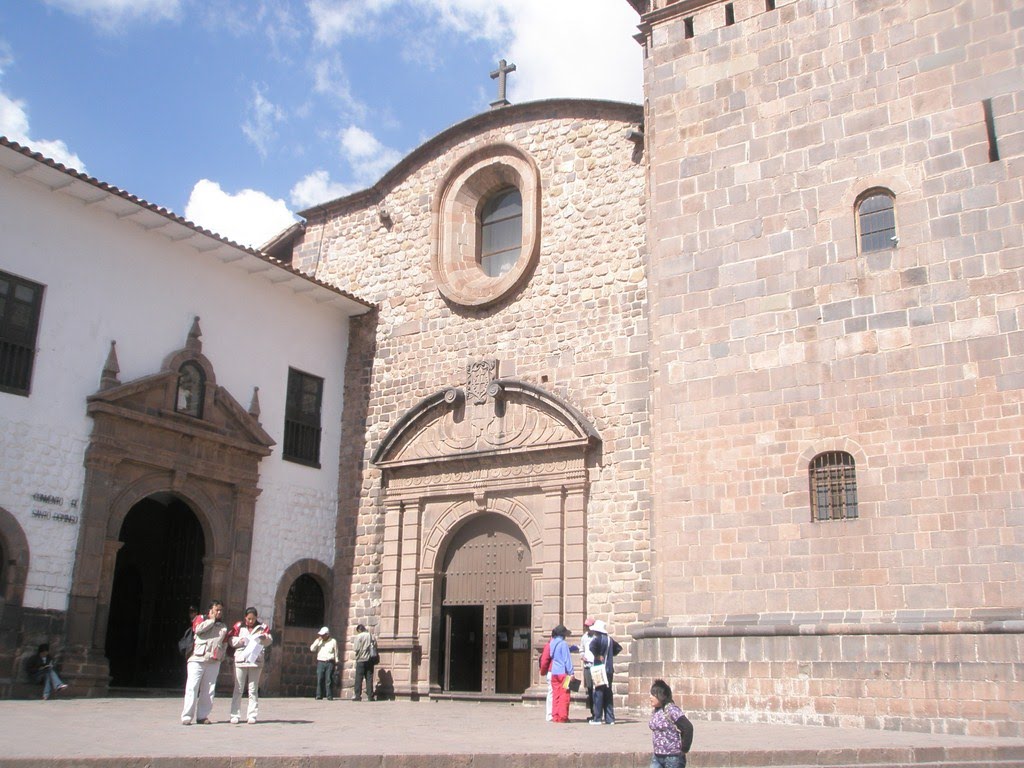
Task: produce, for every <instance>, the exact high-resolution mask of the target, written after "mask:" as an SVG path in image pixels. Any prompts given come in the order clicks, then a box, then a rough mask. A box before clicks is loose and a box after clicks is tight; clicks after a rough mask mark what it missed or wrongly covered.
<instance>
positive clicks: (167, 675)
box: [104, 493, 206, 688]
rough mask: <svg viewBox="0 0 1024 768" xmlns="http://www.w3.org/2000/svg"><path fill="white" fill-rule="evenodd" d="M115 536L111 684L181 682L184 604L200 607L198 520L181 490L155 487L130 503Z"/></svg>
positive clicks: (107, 652)
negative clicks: (117, 544) (153, 491)
mask: <svg viewBox="0 0 1024 768" xmlns="http://www.w3.org/2000/svg"><path fill="white" fill-rule="evenodd" d="M118 540H119V541H120V542H121V544H122V546H121V548H120V549H119V550H118V553H117V556H116V558H115V563H114V576H113V583H112V587H111V598H110V613H109V616H108V619H107V631H106V643H105V648H104V651H105V655H106V657H107V660H108V662H109V664H110V675H111V685H112V686H117V687H134V688H179V687H181V686H182V685H183V684H184V682H185V669H184V665H183V664H182V657H181V654H180V652H179V650H178V639H179V638H180V637H181V636H182V634H183V633H184V631H185V628H186V627H187V626H188V607H189V606H190V605H193V606H195V607H197V608H199V609H202V607H203V606H202V605H201V601H200V596H201V595H202V590H203V555H204V554H205V548H206V546H205V536H204V535H203V528H202V525H201V524H200V522H199V519H198V518H197V517H196V515H195V513H194V512H193V511H192V509H191V507H189V505H188V504H187V503H186V502H185V501H183V500H182V499H180V498H179V497H177V496H175V495H174V494H168V493H161V494H155V495H153V496H147V497H146V498H144V499H142V500H141V501H139V502H138V503H136V504H134V505H133V506H132V508H131V510H130V511H129V512H128V514H127V516H126V517H125V519H124V522H123V523H122V524H121V531H120V534H119V536H118Z"/></svg>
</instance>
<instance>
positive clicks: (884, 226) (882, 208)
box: [857, 189, 899, 253]
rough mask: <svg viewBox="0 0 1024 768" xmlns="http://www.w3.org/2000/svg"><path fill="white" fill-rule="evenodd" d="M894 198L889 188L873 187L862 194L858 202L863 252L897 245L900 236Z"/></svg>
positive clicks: (858, 219)
mask: <svg viewBox="0 0 1024 768" xmlns="http://www.w3.org/2000/svg"><path fill="white" fill-rule="evenodd" d="M894 199H895V198H894V196H893V194H892V192H890V191H889V190H887V189H871V190H868V191H867V192H865V193H864V194H863V195H862V196H861V198H860V201H859V202H858V203H857V230H858V232H859V236H860V252H861V253H870V252H871V251H884V250H886V249H889V248H895V247H896V244H897V243H898V242H899V238H897V237H896V212H895V208H894Z"/></svg>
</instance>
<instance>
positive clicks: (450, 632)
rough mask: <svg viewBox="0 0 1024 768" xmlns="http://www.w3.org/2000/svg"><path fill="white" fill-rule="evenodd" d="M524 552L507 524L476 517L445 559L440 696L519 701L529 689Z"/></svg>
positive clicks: (528, 587)
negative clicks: (511, 697)
mask: <svg viewBox="0 0 1024 768" xmlns="http://www.w3.org/2000/svg"><path fill="white" fill-rule="evenodd" d="M530 564H531V558H530V548H529V546H528V545H527V543H526V539H525V537H524V536H523V533H522V531H520V530H519V528H518V527H517V526H516V525H515V523H513V522H512V521H511V520H509V519H508V518H507V517H504V516H502V515H497V514H487V513H484V514H480V515H477V516H475V517H473V518H471V519H470V520H469V521H467V522H466V524H465V525H463V526H462V527H461V528H460V529H459V530H458V531H456V532H455V534H454V535H453V536H452V538H451V541H450V542H449V544H448V547H447V549H446V551H445V557H444V560H443V565H442V574H441V576H442V578H441V605H442V612H441V617H442V621H441V627H440V628H439V629H440V631H441V632H442V654H441V664H440V669H439V672H440V680H439V682H440V685H441V688H442V689H443V690H445V691H450V692H466V693H481V694H485V695H486V694H521V693H522V692H523V691H525V690H526V689H527V688H528V687H529V685H530V669H531V667H530V663H531V662H530V647H531V646H530V624H531V602H532V599H533V583H532V578H533V577H532V576H531V574H530Z"/></svg>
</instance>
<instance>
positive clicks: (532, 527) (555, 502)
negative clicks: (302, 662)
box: [373, 360, 600, 698]
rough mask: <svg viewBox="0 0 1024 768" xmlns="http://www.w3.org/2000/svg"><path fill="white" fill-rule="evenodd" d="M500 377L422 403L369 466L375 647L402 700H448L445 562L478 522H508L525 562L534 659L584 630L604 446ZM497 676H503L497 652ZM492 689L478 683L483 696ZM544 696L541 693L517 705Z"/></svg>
mask: <svg viewBox="0 0 1024 768" xmlns="http://www.w3.org/2000/svg"><path fill="white" fill-rule="evenodd" d="M497 369H498V365H497V361H494V360H484V361H479V362H476V363H472V364H471V365H469V366H468V368H467V373H468V382H467V386H466V387H465V388H464V389H461V388H450V389H446V390H441V391H439V392H437V393H436V394H434V395H432V396H430V397H428V398H426V399H424V400H423V401H421V402H420V403H419V404H418V405H417V406H415V407H414V408H413V409H411V410H410V411H409V412H407V413H406V414H405V415H403V416H402V418H401V419H399V420H398V422H397V423H396V424H395V426H394V427H393V428H392V429H391V431H389V432H388V434H387V435H386V436H385V438H384V440H383V441H382V443H381V445H380V446H379V447H378V449H377V451H376V453H375V455H374V457H373V462H374V464H375V465H376V466H377V467H379V468H380V469H381V472H382V477H381V485H382V491H383V493H382V501H383V510H382V511H383V515H384V554H383V556H382V560H381V567H382V574H381V578H382V585H381V595H382V604H381V610H380V615H381V624H380V627H379V629H378V636H379V644H378V645H379V648H380V651H381V665H382V667H384V668H385V669H387V671H388V672H389V673H390V674H391V676H392V678H393V680H394V694H395V695H396V696H400V697H401V696H408V697H411V698H418V697H421V696H444V695H449V694H450V692H447V691H445V690H444V687H443V682H444V680H443V679H442V677H441V675H442V673H443V671H444V670H445V663H446V662H445V661H444V660H442V658H441V657H442V654H443V653H444V652H446V646H445V645H444V643H445V641H446V639H447V636H446V634H445V632H444V631H442V630H443V625H444V622H445V621H446V619H445V616H446V613H445V610H444V609H445V605H444V602H445V600H444V598H443V594H444V585H443V583H442V580H443V577H444V575H445V574H444V570H445V567H446V563H445V559H444V558H445V554H446V552H447V549H446V548H447V546H448V544H449V543H451V542H452V541H455V537H456V536H457V531H458V530H459V529H460V528H462V527H463V526H465V525H467V524H469V523H471V521H472V520H475V519H478V518H482V516H485V515H497V516H500V517H503V518H505V519H506V520H507V521H509V522H510V523H511V524H514V526H515V528H516V529H517V530H518V531H519V532H520V533H521V536H522V540H523V541H524V542H525V548H526V549H528V550H529V553H530V564H529V566H528V568H527V570H528V573H529V576H530V580H529V589H530V590H532V592H531V594H530V599H529V601H528V605H529V607H530V616H529V627H530V632H529V643H530V646H531V649H530V653H531V658H532V657H533V656H535V654H538V653H539V652H540V649H541V647H542V646H543V641H544V636H545V634H546V633H547V632H549V631H550V629H551V628H552V627H554V626H555V625H556V624H559V623H565V624H566V625H569V626H581V625H582V622H583V619H584V613H585V610H586V573H587V565H586V557H587V552H586V507H587V489H588V486H589V482H588V467H589V465H590V462H592V461H593V460H594V458H595V454H596V450H595V449H596V448H597V447H598V446H599V443H600V440H599V437H598V435H597V433H596V431H595V430H594V428H593V427H592V426H591V425H590V424H589V422H588V421H587V420H586V418H585V417H584V416H583V415H582V414H581V413H579V412H578V411H576V410H575V409H574V408H573V407H572V406H570V405H569V404H567V403H565V402H564V401H562V400H560V399H559V398H556V397H555V396H554V395H552V394H551V393H549V392H547V391H545V390H543V389H541V388H539V387H536V386H534V385H532V384H529V383H527V382H523V381H518V380H516V379H501V378H498V376H497ZM511 604H512V603H509V605H511ZM519 604H521V605H525V604H526V603H519ZM514 618H515V617H513V619H514ZM474 621H475V619H474ZM509 626H512V627H513V628H514V626H515V622H514V621H512V622H511V624H510V625H509ZM488 631H491V632H494V633H495V636H493V637H485V638H484V640H483V642H482V644H481V645H482V649H483V648H486V647H488V644H490V647H494V648H495V649H497V646H498V637H497V635H496V633H497V631H498V628H497V615H496V614H495V620H494V622H493V623H492V624H491V625H489V626H485V627H484V632H485V633H486V632H488ZM481 654H482V655H483V650H481ZM484 664H485V661H484V660H483V658H482V660H481V668H482V669H483V665H484ZM493 664H494V665H495V670H496V664H497V656H496V650H495V655H494V660H493ZM531 670H532V665H531ZM496 689H497V686H496V685H492V686H491V687H490V689H489V688H488V686H487V685H486V684H485V683H482V684H481V690H480V692H479V693H478V694H477V695H479V696H483V697H486V696H489V695H498V692H497V690H496ZM538 694H539V695H543V692H542V690H541V689H540V687H539V685H534V686H533V687H531V688H530V689H528V690H527V691H526V693H525V694H518V695H527V696H535V695H538Z"/></svg>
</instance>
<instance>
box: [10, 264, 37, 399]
mask: <svg viewBox="0 0 1024 768" xmlns="http://www.w3.org/2000/svg"><path fill="white" fill-rule="evenodd" d="M42 304H43V286H41V285H39V284H38V283H33V282H31V281H29V280H25V279H23V278H20V277H15V276H14V275H11V274H8V273H6V272H0V392H10V393H12V394H15V395H26V396H27V395H28V394H29V390H30V389H31V384H32V367H33V365H34V364H35V357H36V334H37V333H38V330H39V311H40V309H41V307H42Z"/></svg>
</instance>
